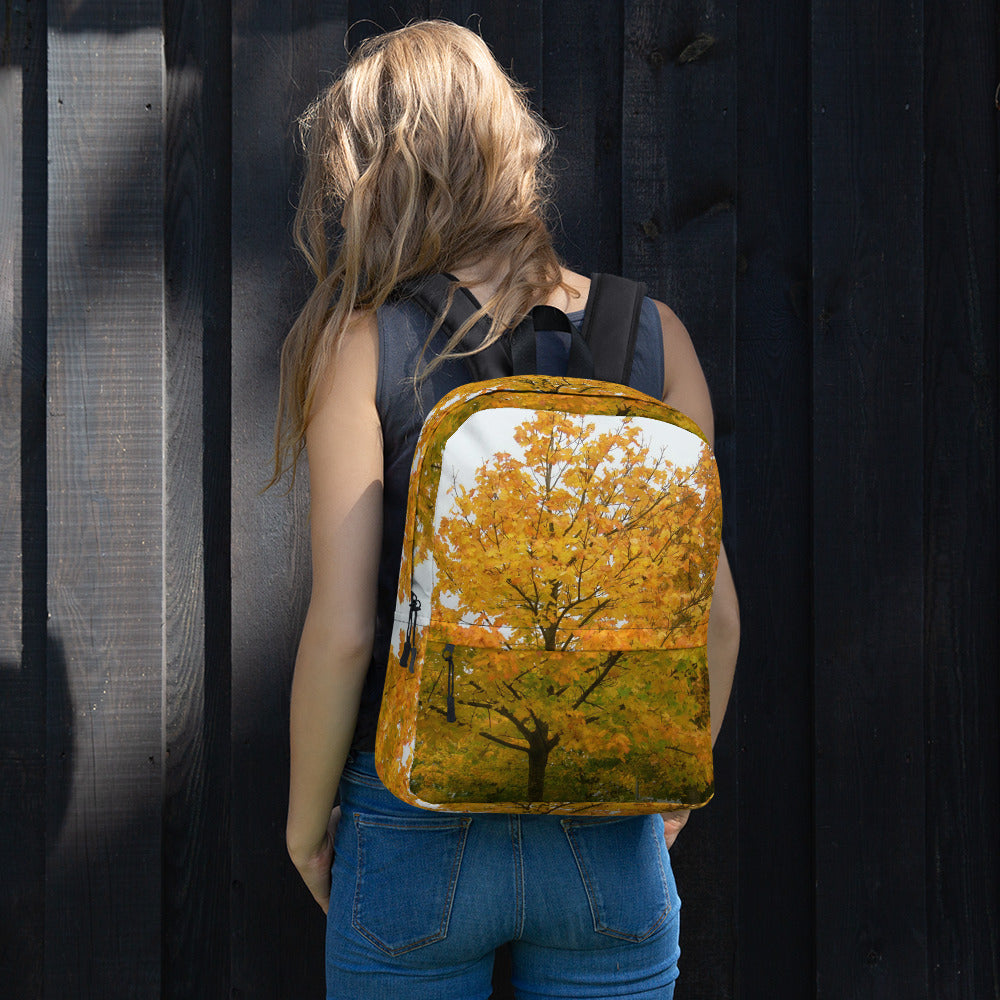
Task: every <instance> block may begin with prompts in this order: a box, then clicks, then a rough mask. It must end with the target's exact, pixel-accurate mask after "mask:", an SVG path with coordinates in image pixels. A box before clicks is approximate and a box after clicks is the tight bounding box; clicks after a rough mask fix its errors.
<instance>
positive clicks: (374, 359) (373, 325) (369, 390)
mask: <svg viewBox="0 0 1000 1000" xmlns="http://www.w3.org/2000/svg"><path fill="white" fill-rule="evenodd" d="M377 378H378V322H377V319H376V316H375V312H374V311H373V310H370V309H369V310H362V309H356V310H355V311H354V312H353V313H351V316H350V319H348V321H347V325H346V326H345V327H344V331H343V333H342V334H341V335H340V338H339V340H338V342H337V345H336V348H335V349H334V350H332V351H330V352H328V354H327V357H326V359H325V362H324V363H323V367H322V369H321V370H320V372H319V377H318V379H317V380H316V397H315V401H314V411H315V410H318V409H319V408H322V407H323V406H324V405H326V404H328V403H330V402H331V397H334V396H336V397H339V399H340V400H341V401H343V400H344V398H345V397H348V398H350V399H352V400H353V401H354V402H355V403H357V402H358V401H359V400H367V399H368V398H370V399H371V401H372V402H374V400H375V385H376V381H377Z"/></svg>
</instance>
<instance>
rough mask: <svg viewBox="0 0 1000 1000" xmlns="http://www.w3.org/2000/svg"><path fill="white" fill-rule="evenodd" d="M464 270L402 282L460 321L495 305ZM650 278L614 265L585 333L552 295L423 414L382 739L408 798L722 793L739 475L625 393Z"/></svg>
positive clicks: (566, 807)
mask: <svg viewBox="0 0 1000 1000" xmlns="http://www.w3.org/2000/svg"><path fill="white" fill-rule="evenodd" d="M453 282H454V279H452V278H450V276H447V275H436V276H433V277H432V278H428V279H424V280H423V281H422V282H419V283H416V284H415V285H411V286H409V287H408V288H407V289H406V290H405V292H404V294H406V295H408V296H410V297H412V298H414V299H416V301H417V302H418V303H420V305H421V306H422V307H423V308H424V309H425V310H426V312H427V313H428V315H429V316H433V317H437V316H440V315H441V314H442V313H447V314H446V318H445V320H444V326H445V328H446V330H447V332H449V333H451V332H454V331H455V330H457V329H458V327H459V326H460V325H461V324H462V323H463V322H464V321H465V320H466V319H467V318H468V317H469V316H470V315H471V313H472V311H473V310H475V309H477V308H478V303H476V302H475V300H474V299H473V298H472V297H471V295H469V294H468V293H467V292H466V291H465V290H464V289H459V290H458V292H457V293H455V294H454V295H453V296H452V294H451V291H452V289H453V287H454V285H453ZM644 292H645V289H644V287H643V286H642V285H639V284H637V283H634V282H629V281H626V280H624V279H622V278H617V277H614V276H609V275H595V276H594V278H593V283H592V286H591V293H590V296H589V299H588V304H587V309H586V312H585V316H584V321H583V325H582V330H581V331H580V332H577V330H576V328H575V327H574V326H573V325H572V324H571V323H570V322H569V320H568V318H567V317H566V316H565V314H564V313H562V312H560V311H558V310H555V309H552V308H551V307H548V306H542V307H536V308H535V309H534V310H533V311H532V313H531V315H529V316H528V317H527V318H526V319H525V320H524V322H522V323H521V324H520V325H519V326H518V327H517V328H516V329H514V330H513V331H508V332H507V333H505V334H504V336H503V337H501V339H500V340H498V341H496V342H494V343H493V344H491V345H489V347H487V348H485V349H482V350H479V351H477V353H474V354H470V355H469V356H468V357H467V362H468V363H469V364H470V368H471V370H472V375H473V378H474V379H476V381H474V382H471V383H469V384H466V385H463V386H461V387H459V388H458V389H455V390H453V391H452V392H450V393H448V394H447V395H446V396H444V398H442V399H441V400H440V401H439V402H438V403H437V404H436V405H435V406H434V407H433V408H432V409H431V410H430V411H429V413H428V414H427V416H426V418H425V420H424V423H423V427H422V429H421V433H420V437H419V441H418V443H417V446H416V451H415V453H414V457H413V465H412V470H411V478H410V488H409V499H408V507H407V519H406V529H405V536H404V542H403V554H402V560H401V566H400V576H399V590H398V595H397V609H396V617H395V621H394V626H393V628H394V636H393V641H392V644H391V650H390V655H389V663H388V669H387V675H386V682H385V689H384V693H383V699H382V705H381V711H380V715H379V723H378V731H377V739H376V766H377V769H378V773H379V776H380V777H381V779H382V781H383V782H384V783H385V785H386V786H387V787H388V788H389V790H390V791H392V792H393V793H394V794H395V795H396V796H397V797H398V798H400V799H402V800H404V801H406V802H409V803H412V804H413V805H416V806H421V807H423V808H426V809H437V810H444V811H461V812H474V811H491V812H507V813H518V812H523V813H527V812H532V813H536V812H560V813H575V814H629V813H648V812H663V811H666V810H670V809H676V808H681V807H695V806H700V805H703V804H705V803H706V802H707V801H708V800H709V799H710V798H711V796H712V792H713V783H712V782H713V777H712V744H711V731H710V716H709V691H708V668H707V662H706V640H707V630H708V616H709V609H710V605H711V598H712V589H713V586H714V581H715V572H716V565H717V561H718V555H719V545H720V531H721V520H722V512H721V498H720V491H719V479H718V473H717V469H716V464H715V459H714V456H713V454H712V450H711V448H710V447H709V444H708V442H707V441H706V439H705V437H704V435H703V434H702V432H701V431H700V430H699V428H698V427H697V426H696V425H695V424H694V423H693V421H691V420H689V419H688V418H687V417H686V416H684V415H683V414H681V413H679V412H677V411H676V410H674V409H672V408H671V407H669V406H666V405H665V404H664V403H662V402H661V401H660V400H658V399H654V398H652V397H650V396H647V395H645V394H644V393H641V392H638V391H637V390H634V389H632V388H630V387H629V386H628V385H627V382H628V378H629V373H630V369H631V363H632V354H633V352H634V348H635V337H636V330H637V325H638V320H639V311H640V307H641V305H642V300H643V295H644ZM449 299H452V301H451V303H450V308H449ZM487 331H488V322H487V321H485V320H483V321H480V322H479V323H477V325H476V326H475V327H473V329H472V331H471V332H470V333H469V335H467V336H466V338H465V339H464V340H463V341H462V348H463V349H465V350H472V349H475V348H476V347H477V346H479V345H480V344H481V343H482V339H483V337H484V336H485V334H486V332H487ZM536 331H558V333H557V334H556V335H557V336H561V337H562V338H563V340H565V339H566V338H567V337H568V339H569V351H568V354H569V361H568V366H567V374H566V376H558V377H554V376H551V375H538V374H535V346H536Z"/></svg>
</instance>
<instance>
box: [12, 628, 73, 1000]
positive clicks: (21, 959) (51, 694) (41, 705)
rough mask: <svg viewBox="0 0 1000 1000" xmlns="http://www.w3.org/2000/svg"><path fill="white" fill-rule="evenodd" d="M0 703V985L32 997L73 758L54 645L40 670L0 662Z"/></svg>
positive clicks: (61, 660) (66, 697)
mask: <svg viewBox="0 0 1000 1000" xmlns="http://www.w3.org/2000/svg"><path fill="white" fill-rule="evenodd" d="M0 706H2V711H3V724H2V726H0V870H2V871H3V892H2V893H0V935H2V936H0V981H2V982H3V990H4V991H5V992H4V995H5V996H9V997H25V998H29V997H40V996H42V991H43V978H44V977H43V971H44V942H45V899H46V880H45V852H46V846H47V844H49V843H54V842H56V841H57V839H58V835H59V831H60V830H61V828H62V825H63V822H64V821H65V819H66V809H67V806H68V803H69V794H70V782H71V780H72V774H73V766H74V759H75V756H76V754H75V739H74V732H73V721H72V720H73V711H72V708H73V706H72V703H71V701H70V694H69V685H68V682H67V677H66V658H65V656H64V654H63V650H62V645H61V644H60V643H59V641H58V640H56V639H52V638H50V639H49V642H48V650H47V656H46V667H45V669H44V671H37V672H33V671H31V670H29V669H26V668H22V666H21V665H20V664H17V663H0ZM47 751H48V752H47Z"/></svg>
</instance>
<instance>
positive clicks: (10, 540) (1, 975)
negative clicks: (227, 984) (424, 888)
mask: <svg viewBox="0 0 1000 1000" xmlns="http://www.w3.org/2000/svg"><path fill="white" fill-rule="evenodd" d="M37 29H38V25H37V23H35V24H30V23H29V18H28V17H27V15H26V12H25V11H24V10H14V11H9V12H8V16H7V18H6V21H5V23H4V26H3V28H2V29H0V135H2V136H3V137H4V138H3V140H2V142H0V401H2V404H0V705H2V706H3V708H2V711H0V871H2V872H3V890H2V892H0V942H2V944H0V983H3V989H4V990H7V991H9V994H10V995H11V996H19V997H20V996H23V997H34V996H40V995H41V992H42V982H43V975H44V962H45V953H44V937H45V909H44V892H43V891H42V890H41V886H43V884H44V879H45V770H44V768H45V761H44V754H43V747H44V745H45V711H46V706H45V660H44V643H42V644H41V647H40V646H39V642H38V639H39V632H40V630H39V628H38V627H37V624H36V623H33V622H31V621H28V622H27V624H25V617H26V615H27V614H30V613H32V612H36V613H37V611H38V610H39V602H38V600H37V596H38V595H37V585H38V583H39V574H38V572H37V571H38V569H39V568H41V584H42V601H41V608H42V610H44V548H43V549H42V551H41V553H39V552H38V551H37V549H36V548H34V547H33V544H32V543H33V542H34V541H35V538H34V535H33V534H32V530H31V529H32V528H33V527H35V522H33V520H32V514H33V513H36V514H37V512H38V510H39V509H41V510H42V511H44V499H43V500H42V503H41V504H39V503H38V502H37V501H38V495H37V486H38V483H37V475H36V473H37V470H38V468H39V463H38V458H39V453H38V448H37V445H38V442H39V439H40V436H41V435H40V433H39V429H38V426H37V421H38V420H39V419H41V421H43V422H44V412H45V411H44V397H42V398H41V402H42V406H41V408H40V409H39V407H38V403H39V401H40V394H39V392H38V391H37V390H38V381H37V380H36V379H35V376H36V375H37V371H38V368H37V352H36V350H35V345H33V344H32V343H31V342H30V340H29V331H31V332H34V331H35V330H36V329H37V327H36V325H35V322H34V321H35V320H36V319H37V315H38V306H39V303H38V295H37V292H38V289H39V282H38V280H37V277H38V276H37V274H35V273H33V269H32V265H31V261H30V259H29V253H33V252H35V251H37V250H38V248H39V238H41V241H42V245H43V246H44V232H45V219H44V213H43V214H42V216H41V218H40V219H37V218H33V217H31V216H29V214H28V211H27V210H26V204H28V203H29V202H30V204H31V208H32V209H37V208H38V206H37V204H36V196H37V193H38V188H39V184H38V176H39V175H37V174H33V173H32V170H35V171H37V170H38V169H39V165H40V164H39V156H38V152H39V145H40V141H41V147H42V152H43V156H42V161H41V173H40V177H41V180H42V184H43V185H44V177H45V167H44V137H45V115H44V110H42V113H41V114H38V111H39V108H40V107H41V108H42V109H44V100H43V101H42V103H41V104H40V103H39V100H38V98H39V96H41V97H42V98H43V99H44V73H45V62H44V51H45V50H44V17H43V18H42V29H41V31H39V30H37ZM43 207H44V202H43ZM42 259H43V260H44V254H43V257H42ZM26 272H27V275H26ZM43 275H44V271H43ZM43 283H44V282H43ZM42 306H43V309H44V298H43V300H42ZM43 336H44V334H43ZM26 418H27V422H26ZM42 426H44V423H43V424H42ZM41 458H42V461H43V463H44V454H42V455H41ZM43 484H44V480H43ZM39 555H41V556H42V559H41V560H40V559H39V558H38V556H39ZM38 620H39V621H40V622H41V625H42V629H44V617H43V616H39V619H38ZM42 634H43V635H44V633H42Z"/></svg>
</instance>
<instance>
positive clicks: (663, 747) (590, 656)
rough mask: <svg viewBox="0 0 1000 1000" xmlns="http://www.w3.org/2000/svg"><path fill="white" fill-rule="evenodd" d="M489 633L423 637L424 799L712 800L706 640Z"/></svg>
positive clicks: (418, 774) (418, 765) (420, 721)
mask: <svg viewBox="0 0 1000 1000" xmlns="http://www.w3.org/2000/svg"><path fill="white" fill-rule="evenodd" d="M462 631H463V632H465V633H468V632H469V631H470V630H468V629H463V630H462ZM483 632H484V635H483V636H482V637H481V639H482V642H480V644H478V645H472V644H465V645H460V644H458V643H454V642H444V641H443V640H442V639H441V638H440V637H438V638H434V639H431V638H429V637H428V640H427V641H426V643H425V645H424V648H423V654H424V655H423V664H422V676H421V682H420V695H419V704H418V708H417V715H416V720H415V722H416V725H415V739H414V750H413V762H412V767H411V770H410V778H409V788H410V791H411V792H412V793H413V794H414V795H415V796H416V797H417V798H419V799H420V800H421V801H424V802H428V803H436V804H440V805H441V806H444V807H446V808H455V809H458V808H460V807H462V804H463V803H464V804H467V805H472V804H475V803H498V804H504V805H507V804H510V805H511V806H512V807H513V808H515V809H523V810H527V809H529V808H532V809H533V811H537V810H539V809H542V810H544V808H545V804H549V805H550V806H551V805H553V804H559V803H577V804H579V808H580V810H581V811H586V804H587V803H595V804H598V803H614V804H618V806H619V807H620V808H619V809H618V810H610V811H622V812H626V811H643V812H648V811H651V805H650V804H651V803H660V804H664V807H666V804H684V805H688V804H695V803H701V802H704V801H707V798H708V797H709V796H710V795H711V783H712V756H711V742H710V735H709V728H708V680H707V667H706V664H705V655H704V654H705V650H704V647H701V648H697V649H679V650H678V649H661V650H648V649H641V650H627V649H624V650H623V649H617V650H608V649H597V650H593V651H589V652H588V651H582V650H580V649H574V650H572V651H549V650H540V649H522V648H508V647H505V646H504V645H501V644H500V642H501V639H500V637H498V634H497V633H496V631H495V630H483ZM529 803H535V804H537V805H535V806H534V807H530V806H529V805H528V804H529Z"/></svg>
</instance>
